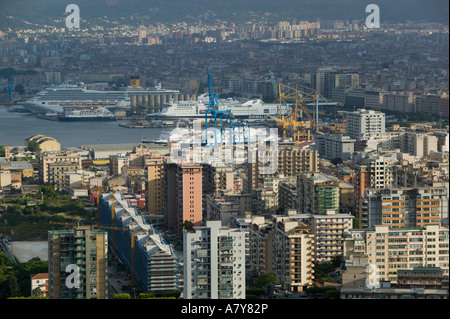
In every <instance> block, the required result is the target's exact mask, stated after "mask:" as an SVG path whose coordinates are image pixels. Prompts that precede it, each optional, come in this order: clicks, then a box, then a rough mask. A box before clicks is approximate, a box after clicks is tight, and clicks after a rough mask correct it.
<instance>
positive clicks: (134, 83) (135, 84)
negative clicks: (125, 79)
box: [130, 76, 139, 88]
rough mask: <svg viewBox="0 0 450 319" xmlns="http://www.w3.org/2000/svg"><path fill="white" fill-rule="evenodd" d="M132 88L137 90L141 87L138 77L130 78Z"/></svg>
mask: <svg viewBox="0 0 450 319" xmlns="http://www.w3.org/2000/svg"><path fill="white" fill-rule="evenodd" d="M130 86H131V87H134V88H137V87H138V86H139V77H138V76H132V77H130Z"/></svg>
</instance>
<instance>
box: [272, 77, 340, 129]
mask: <svg viewBox="0 0 450 319" xmlns="http://www.w3.org/2000/svg"><path fill="white" fill-rule="evenodd" d="M276 102H278V103H286V104H288V102H290V103H291V104H292V105H293V110H291V112H290V117H291V118H290V119H286V118H284V117H282V116H281V114H280V112H279V113H278V118H279V119H281V120H282V121H291V122H294V121H298V118H299V117H300V118H302V117H303V115H305V116H306V117H307V118H308V120H309V121H310V124H311V126H310V127H311V130H312V131H313V132H315V133H317V132H318V124H319V105H336V104H337V103H334V102H328V101H327V100H326V99H325V98H324V97H322V96H321V95H320V93H319V92H317V91H316V90H314V89H311V88H309V87H306V86H302V85H296V86H295V87H290V86H287V85H284V84H282V83H279V84H278V98H277V100H276ZM308 106H312V109H313V111H312V114H311V112H310V110H309V109H308Z"/></svg>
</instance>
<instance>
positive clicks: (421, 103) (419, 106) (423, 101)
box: [414, 94, 448, 115]
mask: <svg viewBox="0 0 450 319" xmlns="http://www.w3.org/2000/svg"><path fill="white" fill-rule="evenodd" d="M445 98H447V99H448V96H445V95H439V94H423V95H419V96H416V98H415V101H414V102H415V103H414V108H415V112H421V113H430V114H436V115H444V112H445V111H444V110H443V107H442V104H444V103H445V102H443V101H442V100H443V99H445ZM441 101H442V102H441ZM447 101H448V100H447ZM441 110H442V111H443V112H442V113H441Z"/></svg>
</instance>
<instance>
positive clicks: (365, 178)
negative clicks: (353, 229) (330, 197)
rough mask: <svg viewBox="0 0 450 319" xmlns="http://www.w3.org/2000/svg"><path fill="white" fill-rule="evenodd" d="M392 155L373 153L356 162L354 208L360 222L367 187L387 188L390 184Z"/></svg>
mask: <svg viewBox="0 0 450 319" xmlns="http://www.w3.org/2000/svg"><path fill="white" fill-rule="evenodd" d="M392 160H393V159H392V157H389V156H385V155H382V154H373V156H368V157H366V158H363V159H362V160H360V161H359V162H358V163H357V164H356V174H355V180H356V181H355V190H354V194H355V210H356V214H357V217H358V218H359V219H360V220H361V223H362V224H365V223H367V221H364V220H362V219H363V217H362V204H363V198H364V196H365V194H366V190H367V189H368V188H388V187H391V185H392V173H391V166H392V163H393V161H392Z"/></svg>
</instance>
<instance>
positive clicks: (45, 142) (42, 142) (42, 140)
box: [25, 134, 61, 152]
mask: <svg viewBox="0 0 450 319" xmlns="http://www.w3.org/2000/svg"><path fill="white" fill-rule="evenodd" d="M31 141H33V142H36V143H37V144H38V145H39V148H40V149H41V152H56V151H60V150H61V144H60V143H59V142H58V141H57V140H56V139H54V138H53V137H49V136H45V135H40V134H39V135H33V136H31V137H29V138H27V139H26V140H25V146H28V143H29V142H31Z"/></svg>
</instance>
